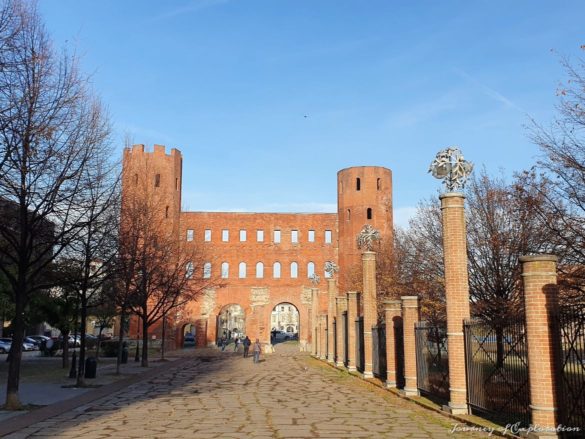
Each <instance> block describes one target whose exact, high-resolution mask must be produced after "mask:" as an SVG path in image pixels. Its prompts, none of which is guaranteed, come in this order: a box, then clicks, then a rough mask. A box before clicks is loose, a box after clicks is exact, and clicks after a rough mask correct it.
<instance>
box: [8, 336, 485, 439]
mask: <svg viewBox="0 0 585 439" xmlns="http://www.w3.org/2000/svg"><path fill="white" fill-rule="evenodd" d="M454 424H455V421H452V420H450V419H449V418H446V417H444V416H441V415H440V414H437V413H434V412H431V411H428V410H426V409H423V408H421V407H418V406H417V405H415V404H414V403H412V402H408V401H405V400H402V399H400V398H398V397H396V396H394V395H392V394H390V393H389V392H387V391H384V390H382V389H377V388H374V387H372V386H370V385H368V384H366V383H363V382H361V380H359V379H357V378H355V377H352V376H349V375H348V374H346V373H343V372H340V371H337V370H335V369H333V368H330V367H329V366H327V365H323V364H321V363H318V362H317V361H316V360H314V359H311V358H310V357H309V356H308V355H307V354H306V353H300V352H298V346H297V345H294V344H292V345H291V344H281V345H278V346H277V348H276V352H275V353H274V354H269V355H263V358H262V361H261V362H260V363H259V364H254V363H253V362H252V358H246V359H244V358H242V356H241V355H236V354H233V353H230V352H227V351H226V352H216V353H215V354H213V355H211V356H208V357H205V358H199V359H194V360H193V361H188V362H186V363H183V364H182V365H181V366H178V367H170V368H168V370H166V371H161V373H160V374H158V375H157V376H156V377H154V378H151V379H148V380H145V381H142V382H140V383H138V384H133V385H131V386H129V387H127V388H126V389H124V390H122V391H119V392H116V393H113V394H111V395H109V396H106V397H104V398H102V399H100V400H97V401H94V402H93V403H90V404H87V405H84V406H80V407H78V408H76V409H74V410H72V411H69V412H67V413H64V414H61V415H59V416H57V417H54V418H52V419H49V420H46V421H43V422H39V423H37V424H34V425H31V426H29V427H27V428H25V429H23V430H20V431H19V432H17V433H14V434H12V435H9V436H7V437H9V438H13V439H15V438H26V437H35V438H36V437H60V438H61V437H62V438H68V437H83V438H106V437H108V438H109V437H116V438H201V439H205V438H313V437H316V438H421V439H422V438H450V437H453V436H457V437H486V436H487V435H486V434H482V433H477V432H458V433H453V432H452V430H453V425H454Z"/></svg>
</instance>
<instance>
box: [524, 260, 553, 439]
mask: <svg viewBox="0 0 585 439" xmlns="http://www.w3.org/2000/svg"><path fill="white" fill-rule="evenodd" d="M520 262H521V264H522V281H523V283H524V307H525V310H526V343H527V349H528V373H529V380H528V381H529V383H530V410H531V421H532V425H533V426H537V427H538V428H539V429H541V430H547V429H550V432H546V433H545V432H544V431H541V432H540V433H538V432H532V433H530V434H529V436H528V437H540V438H543V437H547V438H556V437H557V435H556V433H554V431H555V427H556V425H557V424H556V411H557V406H556V399H555V395H556V390H557V389H556V383H555V362H556V358H555V354H556V350H555V347H554V342H555V341H554V334H553V333H552V331H551V330H550V328H551V327H554V322H553V321H552V316H551V315H554V314H556V312H557V306H558V305H557V304H558V289H557V257H556V256H552V255H539V256H522V257H520Z"/></svg>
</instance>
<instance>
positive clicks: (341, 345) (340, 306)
mask: <svg viewBox="0 0 585 439" xmlns="http://www.w3.org/2000/svg"><path fill="white" fill-rule="evenodd" d="M335 301H336V304H337V358H336V359H335V365H336V366H337V367H344V366H345V365H344V364H343V361H344V359H345V342H344V340H343V330H344V329H343V313H344V312H346V311H347V297H337V298H336V299H335Z"/></svg>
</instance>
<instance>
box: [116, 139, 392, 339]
mask: <svg viewBox="0 0 585 439" xmlns="http://www.w3.org/2000/svg"><path fill="white" fill-rule="evenodd" d="M182 162H183V160H182V155H181V153H180V151H179V150H177V149H172V150H171V151H170V154H167V153H166V151H165V147H164V146H161V145H155V146H154V151H153V152H147V151H145V148H144V145H134V146H133V147H132V148H126V149H125V150H124V158H123V166H124V181H123V192H124V193H128V192H129V191H133V190H138V189H141V188H138V187H137V185H139V184H148V185H152V188H154V190H155V191H159V193H160V195H161V199H162V200H164V202H162V203H159V204H160V206H159V207H158V208H159V209H161V212H163V214H162V215H163V216H164V218H165V221H166V223H165V227H168V228H169V230H172V231H173V233H176V236H177V237H178V238H179V239H181V240H183V241H185V244H186V245H193V246H197V248H199V249H201V250H202V251H203V252H204V254H205V255H206V257H208V261H209V262H206V263H205V265H204V266H203V267H202V268H201V269H200V272H194V273H192V276H193V277H195V276H204V277H210V276H216V277H218V278H220V279H221V283H222V284H223V285H224V286H222V287H221V288H216V289H213V290H208V291H206V292H205V293H204V294H203V296H202V297H200V298H199V299H198V300H197V301H195V302H194V303H192V304H190V305H189V306H188V307H187V309H186V310H185V311H184V312H182V313H181V315H180V318H179V320H180V321H179V322H176V323H177V324H178V325H179V326H180V327H182V326H184V325H190V324H193V325H195V328H196V338H197V343H198V344H199V345H206V344H213V343H215V341H216V340H217V338H218V337H221V335H222V332H223V330H225V328H226V326H225V325H226V324H229V325H237V326H242V328H237V329H238V330H239V331H241V332H243V333H245V334H247V335H249V336H250V338H253V339H255V338H260V340H261V341H263V342H269V341H270V331H271V330H272V329H273V327H274V325H273V316H274V311H277V310H278V309H279V308H276V307H277V306H289V305H293V306H294V307H295V308H296V310H298V321H297V322H296V323H291V324H290V325H289V326H291V327H294V328H295V331H294V332H298V333H299V339H300V340H301V342H310V339H311V334H310V331H309V319H310V312H309V311H310V309H311V307H312V306H316V307H317V308H318V309H319V310H320V311H319V312H324V311H325V310H326V308H327V297H326V290H327V283H326V282H325V280H326V279H327V276H328V274H327V273H325V271H324V266H325V263H326V262H328V261H331V262H334V263H336V264H337V265H338V266H339V269H340V271H339V276H336V277H339V279H338V291H339V292H340V293H345V291H346V290H345V288H346V287H345V283H346V282H345V280H344V273H347V272H348V271H349V270H350V268H351V267H353V266H356V265H357V264H359V263H360V259H361V251H360V250H359V249H358V248H357V244H356V236H357V234H358V233H359V231H360V230H361V229H362V227H363V226H364V225H365V224H371V225H372V226H373V227H374V228H376V229H378V230H379V231H380V233H381V235H382V237H383V239H384V240H391V239H392V233H393V221H392V173H391V171H390V170H389V169H387V168H384V167H379V166H359V167H351V168H346V169H343V170H341V171H339V172H338V173H337V195H338V198H337V205H338V210H337V212H336V213H232V212H184V211H182V210H181V185H182V177H183V169H182ZM139 174H140V179H139V178H138V176H139ZM144 174H146V175H144ZM332 183H333V182H332ZM313 274H317V275H318V276H320V278H321V282H320V284H319V285H318V288H319V289H320V291H322V292H323V294H320V295H319V296H320V300H319V303H316V304H313V303H312V297H311V287H313V285H312V284H311V279H310V278H311V276H312V275H313ZM234 305H237V307H234ZM234 309H238V310H239V311H238V313H237V319H238V323H237V324H236V323H228V322H230V321H231V320H230V319H233V316H234V311H233V310H234ZM228 310H229V311H228ZM228 315H229V316H231V317H229V316H228ZM278 329H280V328H278ZM287 329H288V328H287V327H286V326H285V328H284V330H285V331H286V330H287ZM153 331H156V328H153ZM181 331H182V330H181V329H179V331H178V334H179V337H180V334H181V333H182V332H181Z"/></svg>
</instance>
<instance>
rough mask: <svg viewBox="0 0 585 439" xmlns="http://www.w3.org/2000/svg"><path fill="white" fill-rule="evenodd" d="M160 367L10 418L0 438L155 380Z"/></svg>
mask: <svg viewBox="0 0 585 439" xmlns="http://www.w3.org/2000/svg"><path fill="white" fill-rule="evenodd" d="M193 360H199V359H198V358H197V357H186V358H179V359H177V360H174V361H170V362H169V363H167V364H165V365H164V372H167V371H168V370H169V369H173V368H175V367H179V366H181V365H183V364H185V363H187V362H190V361H193ZM159 367H161V366H159ZM159 367H155V368H152V369H150V368H149V369H147V370H145V371H144V372H142V373H139V374H135V375H133V376H131V377H129V378H128V379H122V380H118V381H115V382H113V383H110V384H106V385H104V386H103V387H99V388H97V389H95V390H92V391H89V392H86V393H84V394H82V395H79V396H74V397H73V398H69V399H66V400H64V401H60V402H57V403H55V404H50V405H47V406H45V407H42V408H39V409H36V410H32V411H30V412H28V413H25V414H23V415H18V416H14V417H11V418H8V419H7V420H6V422H3V423H2V424H0V437H4V436H6V435H8V434H11V433H15V432H17V431H19V430H22V429H23V428H26V427H29V426H31V425H34V424H36V423H39V422H42V421H45V420H47V419H49V418H52V417H54V416H59V415H61V414H63V413H65V412H68V411H70V410H73V409H76V408H79V407H80V406H83V405H85V404H88V403H90V402H93V401H95V400H97V399H100V398H103V397H104V396H108V395H111V394H112V393H115V392H117V391H119V390H122V389H124V388H126V387H129V386H131V385H132V384H136V383H139V382H140V381H144V380H147V379H149V378H153V377H155V376H157V375H159V374H160V373H161V371H160V370H159Z"/></svg>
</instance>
